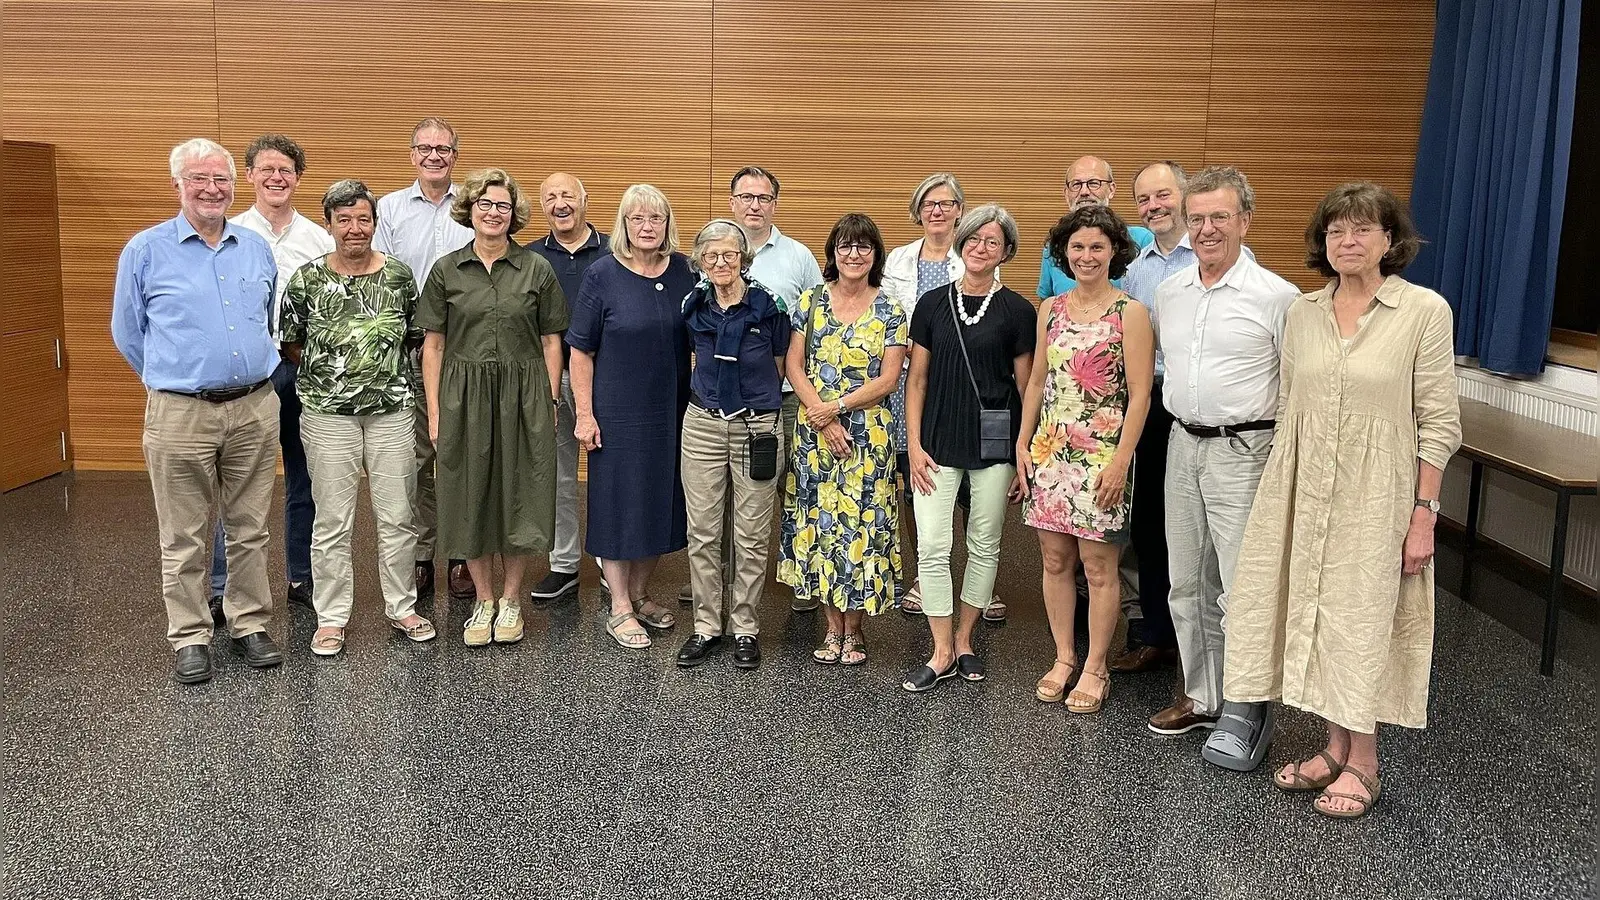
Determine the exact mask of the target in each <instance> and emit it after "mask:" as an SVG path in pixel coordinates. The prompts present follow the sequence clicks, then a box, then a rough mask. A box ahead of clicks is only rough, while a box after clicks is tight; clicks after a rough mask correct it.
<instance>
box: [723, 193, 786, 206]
mask: <svg viewBox="0 0 1600 900" xmlns="http://www.w3.org/2000/svg"><path fill="white" fill-rule="evenodd" d="M733 199H735V200H737V201H739V202H740V203H743V204H744V205H745V206H771V205H772V204H774V203H776V202H778V197H777V195H776V194H734V195H733Z"/></svg>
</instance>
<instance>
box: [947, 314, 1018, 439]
mask: <svg viewBox="0 0 1600 900" xmlns="http://www.w3.org/2000/svg"><path fill="white" fill-rule="evenodd" d="M950 320H951V324H953V325H954V326H955V329H956V343H957V344H959V345H960V347H961V359H962V361H964V362H965V363H966V364H967V380H968V381H971V382H972V393H973V394H974V395H975V396H976V397H977V398H978V458H979V459H981V460H983V461H984V462H1010V461H1011V410H1009V409H988V408H986V407H985V406H984V405H983V392H982V391H980V390H978V377H977V376H976V375H974V374H973V373H972V357H970V356H968V355H967V340H966V338H964V337H962V335H961V311H960V310H958V309H956V286H955V284H954V283H952V284H951V285H950Z"/></svg>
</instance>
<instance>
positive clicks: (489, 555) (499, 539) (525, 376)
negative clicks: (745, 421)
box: [416, 169, 567, 647]
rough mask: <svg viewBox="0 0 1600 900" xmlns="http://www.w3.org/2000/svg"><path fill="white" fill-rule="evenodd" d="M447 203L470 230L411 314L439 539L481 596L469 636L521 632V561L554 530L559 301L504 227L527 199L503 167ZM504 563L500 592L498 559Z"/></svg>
mask: <svg viewBox="0 0 1600 900" xmlns="http://www.w3.org/2000/svg"><path fill="white" fill-rule="evenodd" d="M450 213H451V216H452V217H453V218H454V219H455V220H456V221H457V222H460V223H461V224H463V225H467V226H470V227H471V228H472V232H473V239H472V243H470V244H468V245H466V246H465V247H462V248H461V249H460V250H457V251H455V252H454V253H447V254H445V255H444V256H443V257H441V258H440V259H439V261H438V262H436V263H434V266H433V271H432V272H430V273H429V274H428V280H427V281H426V282H425V283H424V285H423V288H422V299H421V303H420V306H419V308H418V310H417V316H416V324H417V325H418V326H419V327H421V328H423V329H426V331H427V337H426V338H425V339H424V342H423V346H422V379H423V387H424V390H425V391H426V393H427V399H428V431H429V435H430V436H431V437H432V439H433V442H434V445H435V446H436V447H437V448H438V465H439V473H438V478H437V481H436V484H437V486H438V489H437V493H438V497H439V548H440V552H441V553H447V554H449V555H450V556H451V557H453V558H456V559H465V560H466V561H467V568H468V569H470V570H471V571H472V582H473V584H474V585H475V586H476V588H477V592H478V598H477V602H476V603H475V604H474V606H473V609H472V615H471V616H470V617H469V618H468V619H467V623H466V627H465V628H464V629H463V631H462V639H463V640H464V641H465V642H466V644H467V646H469V647H481V646H484V645H485V644H488V643H489V642H490V641H491V640H492V641H494V642H496V643H504V644H511V643H516V642H517V641H520V640H522V609H521V605H520V603H519V602H518V600H519V598H520V596H521V594H522V574H523V571H524V570H525V569H526V568H527V563H528V555H529V554H533V553H548V552H549V551H550V545H551V538H552V536H553V534H554V532H555V516H556V504H555V496H556V494H555V489H556V488H555V486H556V481H555V479H556V463H555V452H556V443H555V441H556V438H555V403H556V400H557V399H558V394H557V391H558V390H559V388H558V387H555V386H557V385H560V383H561V332H562V331H563V330H564V329H565V328H566V327H567V301H566V298H565V297H564V296H563V295H562V293H561V286H560V283H559V282H558V281H557V280H556V274H555V271H554V270H553V269H551V268H550V264H549V263H547V262H545V261H544V259H543V257H541V256H539V255H538V254H536V253H533V252H531V251H529V250H527V249H525V248H523V247H520V246H518V245H517V243H516V242H515V241H512V240H510V236H511V235H513V234H515V233H516V232H517V231H519V230H520V229H521V228H522V226H523V225H524V224H526V223H527V221H528V214H529V204H528V201H527V198H525V197H523V196H522V193H521V191H520V190H518V188H517V182H516V180H515V179H513V178H512V177H511V176H510V175H508V174H506V173H505V171H503V170H501V169H483V170H481V171H478V172H474V173H472V174H471V175H469V176H468V177H467V180H466V184H465V185H464V186H463V188H462V190H461V192H460V193H458V194H457V195H456V199H455V203H454V206H453V207H452V208H451V211H450ZM495 557H499V558H500V561H501V565H502V566H503V568H504V570H505V584H504V590H503V591H501V593H500V598H499V601H498V604H497V603H496V600H495V593H494V562H495Z"/></svg>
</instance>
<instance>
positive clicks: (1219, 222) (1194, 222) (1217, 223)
mask: <svg viewBox="0 0 1600 900" xmlns="http://www.w3.org/2000/svg"><path fill="white" fill-rule="evenodd" d="M1244 215H1246V213H1245V212H1244V210H1239V211H1238V212H1228V211H1227V210H1222V209H1219V210H1217V211H1216V212H1214V213H1211V214H1210V215H1206V216H1202V215H1192V216H1184V217H1183V225H1184V227H1185V228H1187V229H1189V230H1190V231H1195V232H1198V231H1199V230H1200V229H1202V228H1205V227H1206V223H1207V222H1210V223H1211V225H1212V227H1214V228H1226V227H1227V226H1228V223H1229V222H1232V221H1233V220H1234V219H1238V218H1242V217H1243V216H1244Z"/></svg>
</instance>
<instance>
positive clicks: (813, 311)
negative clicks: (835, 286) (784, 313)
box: [796, 284, 827, 362]
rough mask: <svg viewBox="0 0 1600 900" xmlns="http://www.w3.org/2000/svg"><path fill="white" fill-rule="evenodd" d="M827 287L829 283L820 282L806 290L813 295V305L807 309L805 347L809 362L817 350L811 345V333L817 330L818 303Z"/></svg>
mask: <svg viewBox="0 0 1600 900" xmlns="http://www.w3.org/2000/svg"><path fill="white" fill-rule="evenodd" d="M826 288H827V285H824V284H819V285H817V286H816V287H814V288H812V289H811V290H810V291H807V292H806V293H808V294H809V295H810V296H811V307H810V308H809V309H807V310H806V343H805V348H806V361H807V362H810V361H811V354H812V353H813V352H815V351H814V349H813V348H812V346H811V334H812V332H814V331H815V330H816V323H817V304H818V303H820V302H822V292H823V291H824V290H825V289H826ZM796 302H798V301H796Z"/></svg>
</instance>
